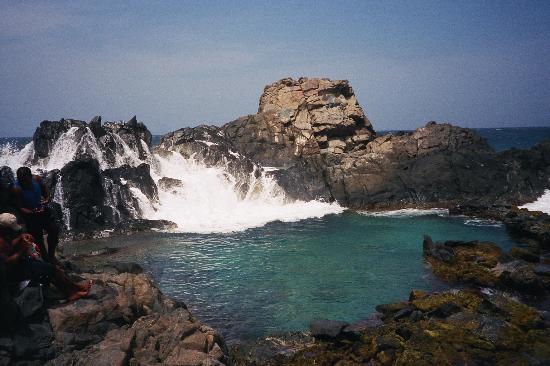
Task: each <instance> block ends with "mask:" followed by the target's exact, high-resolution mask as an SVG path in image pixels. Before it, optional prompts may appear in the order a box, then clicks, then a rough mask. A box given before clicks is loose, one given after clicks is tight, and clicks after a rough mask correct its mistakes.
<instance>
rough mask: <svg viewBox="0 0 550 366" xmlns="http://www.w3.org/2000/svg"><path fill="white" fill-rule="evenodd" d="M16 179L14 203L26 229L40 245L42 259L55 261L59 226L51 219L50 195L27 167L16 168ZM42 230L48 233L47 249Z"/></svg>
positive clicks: (37, 177)
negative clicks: (48, 205)
mask: <svg viewBox="0 0 550 366" xmlns="http://www.w3.org/2000/svg"><path fill="white" fill-rule="evenodd" d="M16 175H17V181H16V182H15V185H14V187H13V188H12V191H13V193H14V198H15V204H16V206H17V208H18V209H19V212H20V213H21V217H22V218H23V220H24V222H25V226H26V227H27V231H28V232H29V233H30V234H31V235H32V236H33V237H34V239H35V240H36V243H37V244H38V245H39V247H40V253H41V254H42V257H43V258H44V260H47V261H49V262H55V260H56V259H55V251H56V248H57V244H58V243H59V227H58V225H57V224H56V222H55V220H54V219H53V217H52V215H51V212H50V210H49V209H48V208H47V204H48V203H49V202H50V196H49V194H48V191H47V189H46V187H45V185H44V184H43V182H42V179H41V178H40V177H39V176H38V175H32V173H31V170H30V169H29V168H28V167H21V168H19V169H17V173H16ZM44 230H46V232H47V233H48V250H47V251H46V246H45V245H44Z"/></svg>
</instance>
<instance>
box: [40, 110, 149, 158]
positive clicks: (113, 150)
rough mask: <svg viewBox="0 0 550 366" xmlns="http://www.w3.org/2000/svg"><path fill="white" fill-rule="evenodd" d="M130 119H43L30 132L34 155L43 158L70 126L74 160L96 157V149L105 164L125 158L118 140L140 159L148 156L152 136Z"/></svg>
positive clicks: (139, 124) (123, 150) (139, 123)
mask: <svg viewBox="0 0 550 366" xmlns="http://www.w3.org/2000/svg"><path fill="white" fill-rule="evenodd" d="M133 120H135V116H134V118H133V119H132V120H130V121H128V122H127V123H117V122H106V123H105V124H103V125H102V124H101V116H96V117H94V118H93V119H92V120H91V121H90V123H86V122H84V121H79V120H73V119H61V120H59V121H43V122H42V123H40V126H39V127H38V128H37V129H36V131H35V133H34V135H33V143H34V150H35V157H34V158H35V159H38V158H42V159H43V158H47V157H48V156H49V155H50V153H51V152H52V148H53V147H54V145H55V143H56V142H57V141H58V139H59V138H60V137H61V136H62V135H63V134H65V133H67V132H69V130H70V129H71V128H74V130H71V133H72V134H73V135H72V136H70V138H71V139H72V141H73V143H74V144H75V146H76V152H75V154H76V155H75V157H74V158H75V159H79V158H95V159H99V158H100V157H99V156H97V154H98V152H99V153H100V154H101V155H102V156H101V158H102V159H103V160H105V163H106V164H108V165H109V166H113V165H115V163H116V162H117V161H118V160H117V159H121V158H126V159H128V158H129V157H127V156H125V155H126V150H125V148H124V147H123V146H122V144H121V141H122V142H124V143H125V144H126V145H127V147H128V148H129V150H130V151H133V152H136V156H137V157H138V158H139V159H142V160H143V159H145V158H147V156H148V153H149V147H150V146H151V139H152V136H151V133H150V132H149V130H148V129H147V127H146V126H145V125H144V124H143V123H141V122H137V121H134V122H132V121H133Z"/></svg>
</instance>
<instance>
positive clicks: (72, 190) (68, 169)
mask: <svg viewBox="0 0 550 366" xmlns="http://www.w3.org/2000/svg"><path fill="white" fill-rule="evenodd" d="M61 183H62V185H63V191H64V192H63V201H64V202H63V206H64V207H67V209H68V210H69V213H70V215H69V222H68V223H67V224H68V225H69V226H70V227H71V228H72V229H74V230H89V229H91V230H95V229H100V228H102V227H103V226H104V225H105V223H106V217H107V215H108V212H109V210H110V209H109V207H107V206H105V205H104V204H103V200H104V191H103V184H102V177H101V171H100V169H99V163H98V162H97V160H79V161H72V162H70V163H68V164H67V165H65V167H64V168H63V169H61Z"/></svg>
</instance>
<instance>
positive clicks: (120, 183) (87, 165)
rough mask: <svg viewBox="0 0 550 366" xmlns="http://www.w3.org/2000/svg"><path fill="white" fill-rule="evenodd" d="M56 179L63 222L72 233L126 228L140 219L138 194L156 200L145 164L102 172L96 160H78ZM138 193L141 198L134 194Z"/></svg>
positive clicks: (154, 185)
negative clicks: (60, 190)
mask: <svg viewBox="0 0 550 366" xmlns="http://www.w3.org/2000/svg"><path fill="white" fill-rule="evenodd" d="M59 175H60V177H61V178H60V184H61V189H62V192H61V193H60V196H61V197H62V200H61V202H60V203H61V204H62V206H63V218H64V220H65V221H66V222H65V224H66V225H67V226H68V227H69V228H70V229H71V230H72V231H73V232H75V233H79V232H94V231H97V230H104V229H112V228H116V227H119V226H121V227H125V223H129V222H133V221H135V220H137V219H140V218H141V217H142V215H143V212H142V207H141V202H140V201H139V195H140V194H141V195H143V196H144V197H146V198H147V199H148V200H150V201H151V202H154V201H155V200H157V199H158V191H157V186H156V184H155V182H154V181H153V179H152V178H151V175H150V168H149V166H148V165H147V164H141V165H139V166H137V167H132V166H129V165H123V166H121V167H118V168H113V169H107V170H104V171H102V170H101V169H100V167H99V163H98V162H97V160H95V159H80V160H76V161H73V162H70V163H68V164H67V165H66V166H65V167H64V168H63V169H61V171H60V173H59ZM133 190H134V191H133ZM137 191H139V192H140V194H135V193H134V192H137ZM145 221H147V220H142V221H141V222H142V223H145ZM126 226H128V225H126ZM148 226H151V227H156V226H158V225H154V224H153V223H149V225H145V226H144V227H148ZM160 226H161V227H166V225H165V224H162V225H160Z"/></svg>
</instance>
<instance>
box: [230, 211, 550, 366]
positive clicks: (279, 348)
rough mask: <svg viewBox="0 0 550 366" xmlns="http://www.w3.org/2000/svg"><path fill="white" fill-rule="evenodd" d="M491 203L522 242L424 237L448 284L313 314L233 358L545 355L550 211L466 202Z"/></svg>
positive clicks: (396, 359) (368, 361)
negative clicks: (365, 310)
mask: <svg viewBox="0 0 550 366" xmlns="http://www.w3.org/2000/svg"><path fill="white" fill-rule="evenodd" d="M495 209H496V211H498V212H500V213H501V215H500V216H498V218H500V219H503V218H504V221H503V222H504V224H505V225H506V227H507V228H508V229H509V230H510V232H511V233H513V235H517V236H516V237H517V238H518V240H519V241H520V242H521V243H522V245H521V246H517V247H514V248H512V249H511V250H510V251H508V252H507V253H503V252H502V250H501V249H500V248H499V247H498V246H497V245H496V244H494V243H489V242H476V241H474V242H461V241H446V242H443V243H434V242H433V241H432V240H431V238H430V237H429V236H426V238H425V239H424V243H423V246H424V248H423V252H424V260H425V261H426V262H427V263H428V264H429V266H430V268H431V270H432V271H433V272H434V274H435V275H436V276H437V277H438V278H440V279H442V280H444V281H446V282H448V283H449V286H450V289H449V290H446V291H444V292H434V293H427V292H424V291H420V290H412V291H411V293H410V296H409V299H408V300H404V301H401V302H398V303H392V304H381V305H379V306H377V307H376V311H377V312H376V313H375V314H373V315H372V316H371V317H370V318H369V319H365V320H361V321H358V322H356V323H353V324H349V323H346V322H342V321H336V320H317V321H314V322H312V323H311V325H310V334H311V335H308V334H303V335H298V336H295V337H294V338H292V337H289V338H286V339H285V337H282V338H281V339H282V340H281V339H277V340H271V341H270V340H269V339H267V340H261V341H258V342H253V343H251V344H247V345H242V346H238V347H235V348H234V349H233V350H232V357H233V363H234V365H243V366H245V365H246V366H248V365H312V364H315V365H371V366H378V365H411V366H412V365H457V364H461V365H462V364H464V365H546V364H548V363H549V362H550V305H549V303H548V293H549V292H550V261H549V260H548V255H549V254H550V251H549V246H548V241H547V239H546V238H547V234H548V233H549V232H550V230H549V226H548V223H549V222H550V216H549V215H547V214H544V213H541V212H530V211H528V210H525V209H523V210H517V209H511V208H505V207H498V208H495V207H493V209H492V210H487V209H486V208H483V207H477V208H473V207H471V206H470V208H469V209H468V212H470V213H473V212H475V213H476V214H477V215H479V216H481V217H491V218H493V219H496V218H497V216H495V215H494V212H495ZM458 211H461V212H462V213H465V212H466V210H465V209H464V208H456V209H455V210H454V212H458ZM518 228H521V229H520V230H518ZM523 244H524V245H523ZM312 337H313V338H312Z"/></svg>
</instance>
